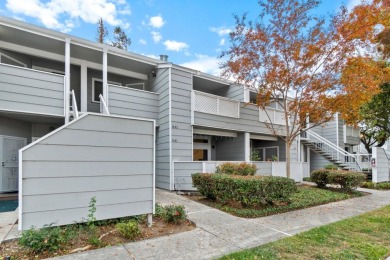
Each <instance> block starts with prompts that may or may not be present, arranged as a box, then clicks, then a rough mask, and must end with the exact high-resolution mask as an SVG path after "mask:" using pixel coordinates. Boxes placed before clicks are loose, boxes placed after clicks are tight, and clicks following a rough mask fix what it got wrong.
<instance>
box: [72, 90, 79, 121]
mask: <svg viewBox="0 0 390 260" xmlns="http://www.w3.org/2000/svg"><path fill="white" fill-rule="evenodd" d="M70 94H71V95H72V114H73V118H74V119H77V118H79V110H78V108H77V102H76V95H75V93H74V90H73V89H72V92H71V93H70Z"/></svg>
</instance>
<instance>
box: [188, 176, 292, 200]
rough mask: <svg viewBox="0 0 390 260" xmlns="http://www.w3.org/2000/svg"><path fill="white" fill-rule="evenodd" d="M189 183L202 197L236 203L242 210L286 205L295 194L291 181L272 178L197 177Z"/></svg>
mask: <svg viewBox="0 0 390 260" xmlns="http://www.w3.org/2000/svg"><path fill="white" fill-rule="evenodd" d="M192 181H193V185H194V187H196V188H197V189H198V191H199V192H200V194H202V195H203V196H205V197H207V198H209V199H214V200H218V201H220V202H222V203H229V202H239V203H241V205H242V206H244V207H256V206H259V205H266V204H272V203H273V202H275V201H288V200H289V198H290V196H291V195H292V194H293V193H295V192H297V186H296V185H295V182H294V180H292V179H289V178H284V177H275V176H266V177H262V176H238V175H228V174H219V173H216V174H210V173H196V174H193V175H192Z"/></svg>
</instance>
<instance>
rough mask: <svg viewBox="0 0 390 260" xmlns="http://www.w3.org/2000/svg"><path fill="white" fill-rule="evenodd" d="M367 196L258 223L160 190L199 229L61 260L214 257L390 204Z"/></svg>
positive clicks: (383, 197) (383, 195)
mask: <svg viewBox="0 0 390 260" xmlns="http://www.w3.org/2000/svg"><path fill="white" fill-rule="evenodd" d="M361 190H362V191H368V192H370V193H371V194H370V195H368V196H364V197H361V198H354V199H349V200H345V201H340V202H335V203H330V204H327V205H321V206H317V207H312V208H308V209H303V210H297V211H293V212H288V213H283V214H278V215H273V216H269V217H263V218H257V219H243V218H238V217H234V216H231V215H229V214H226V213H224V212H221V211H219V210H216V209H213V208H210V207H208V206H205V205H203V204H199V203H196V202H194V201H192V200H189V199H186V198H184V197H182V196H178V195H176V194H175V193H170V192H167V191H162V190H157V191H156V198H157V201H158V202H159V203H161V204H163V205H166V204H182V205H184V206H185V207H186V210H187V212H188V218H189V219H190V220H192V221H194V222H195V223H196V225H197V228H196V229H194V230H192V231H189V232H184V233H180V234H174V235H170V236H165V237H159V238H154V239H149V240H144V241H140V242H134V243H128V244H125V245H120V246H114V247H109V248H103V249H98V250H93V251H88V252H84V253H79V254H73V255H68V256H62V257H57V258H55V259H97V260H98V259H210V258H217V257H219V256H223V255H225V254H228V253H231V252H234V251H239V250H242V249H245V248H251V247H255V246H259V245H262V244H265V243H268V242H272V241H275V240H278V239H280V238H284V237H288V236H292V235H294V234H297V233H300V232H303V231H306V230H309V229H312V228H314V227H318V226H321V225H325V224H329V223H333V222H336V221H339V220H342V219H346V218H349V217H352V216H356V215H360V214H362V213H365V212H368V211H371V210H375V209H378V208H380V207H382V206H385V205H389V204H390V191H375V190H364V189H361Z"/></svg>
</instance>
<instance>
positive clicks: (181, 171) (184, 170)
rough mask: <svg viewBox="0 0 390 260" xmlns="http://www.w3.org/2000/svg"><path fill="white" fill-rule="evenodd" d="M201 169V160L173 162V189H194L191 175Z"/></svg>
mask: <svg viewBox="0 0 390 260" xmlns="http://www.w3.org/2000/svg"><path fill="white" fill-rule="evenodd" d="M202 171H203V164H202V162H174V176H175V178H174V179H175V190H196V188H194V187H193V186H192V177H191V176H192V174H194V173H199V172H202Z"/></svg>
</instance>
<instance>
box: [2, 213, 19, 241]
mask: <svg viewBox="0 0 390 260" xmlns="http://www.w3.org/2000/svg"><path fill="white" fill-rule="evenodd" d="M17 220H18V210H15V211H10V212H1V213H0V245H1V243H2V242H3V240H4V239H6V237H8V236H9V233H10V232H11V230H12V229H13V228H14V226H15V223H16V221H17Z"/></svg>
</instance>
